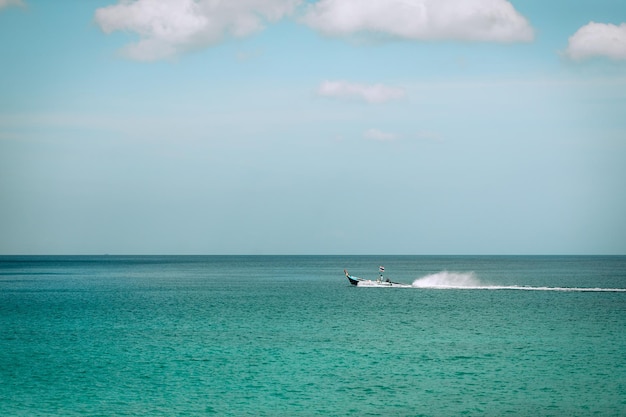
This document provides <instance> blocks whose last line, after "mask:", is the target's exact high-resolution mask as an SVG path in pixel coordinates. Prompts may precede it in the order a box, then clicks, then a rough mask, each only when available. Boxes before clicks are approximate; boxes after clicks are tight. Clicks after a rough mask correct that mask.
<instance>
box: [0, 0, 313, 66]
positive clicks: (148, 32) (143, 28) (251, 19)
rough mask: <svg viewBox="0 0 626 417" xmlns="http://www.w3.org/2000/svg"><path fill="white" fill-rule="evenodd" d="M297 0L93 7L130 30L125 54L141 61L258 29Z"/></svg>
mask: <svg viewBox="0 0 626 417" xmlns="http://www.w3.org/2000/svg"><path fill="white" fill-rule="evenodd" d="M0 1H2V0H0ZM300 1H301V0H237V1H215V0H136V1H134V2H130V1H126V0H120V2H119V3H118V4H116V5H112V6H107V7H103V8H100V9H97V10H96V14H95V20H96V23H97V24H98V25H99V26H100V28H101V29H102V30H103V31H104V32H105V33H112V32H115V31H128V32H134V33H136V34H138V35H139V37H140V39H139V41H138V42H137V43H134V44H131V45H128V46H127V47H126V48H125V49H124V51H123V52H124V54H125V55H126V56H127V57H129V58H131V59H135V60H139V61H155V60H160V59H168V58H173V57H176V56H177V55H179V54H181V53H183V52H187V51H189V50H193V49H197V48H202V47H206V46H209V45H212V44H215V43H217V42H219V41H220V40H222V39H223V38H224V37H227V36H232V37H245V36H248V35H251V34H253V33H256V32H259V31H260V30H262V29H263V28H264V24H265V23H266V22H276V21H278V20H280V19H282V18H283V17H285V16H287V15H289V14H291V13H292V12H293V11H294V9H295V8H296V6H297V5H298V4H299V3H300Z"/></svg>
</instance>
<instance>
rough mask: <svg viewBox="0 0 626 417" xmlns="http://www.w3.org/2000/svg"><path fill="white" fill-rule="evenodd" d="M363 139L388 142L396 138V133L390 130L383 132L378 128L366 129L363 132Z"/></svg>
mask: <svg viewBox="0 0 626 417" xmlns="http://www.w3.org/2000/svg"><path fill="white" fill-rule="evenodd" d="M363 137H364V138H365V139H371V140H377V141H381V142H388V141H392V140H396V139H398V135H396V134H395V133H390V132H383V131H382V130H378V129H368V130H366V131H365V132H364V133H363Z"/></svg>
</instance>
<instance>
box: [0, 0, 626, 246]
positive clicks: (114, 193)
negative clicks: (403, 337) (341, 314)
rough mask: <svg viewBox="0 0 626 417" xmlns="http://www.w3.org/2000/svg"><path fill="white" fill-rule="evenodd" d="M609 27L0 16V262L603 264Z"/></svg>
mask: <svg viewBox="0 0 626 417" xmlns="http://www.w3.org/2000/svg"><path fill="white" fill-rule="evenodd" d="M211 4H215V3H211ZM223 4H231V5H232V4H235V5H236V6H234V7H231V8H227V9H225V8H224V7H222V5H223ZM350 4H354V5H355V6H354V7H353V8H352V9H349V12H345V11H344V12H342V9H341V7H344V6H346V5H350ZM380 4H384V7H382V6H380ZM402 4H404V5H407V4H408V6H407V7H409V6H410V7H414V9H411V10H418V6H419V7H424V8H426V9H427V10H428V12H429V13H428V16H430V17H432V16H435V17H436V19H435V18H432V20H430V21H429V20H419V19H418V18H414V17H413V16H414V15H413V14H411V13H408V12H406V11H404V12H399V11H398V10H399V9H394V8H398V7H401V6H402ZM463 4H465V6H467V5H468V4H469V5H470V6H471V7H465V6H463ZM181 5H183V6H185V7H187V8H185V7H183V6H181ZM442 5H447V6H449V7H447V8H445V7H442ZM379 6H380V7H382V8H380V7H379ZM133 7H134V8H133ZM376 7H379V9H377V8H376ZM466 9H467V10H466ZM250 10H252V11H253V12H252V13H251V12H250ZM476 10H479V12H476ZM259 16H261V17H259ZM404 16H408V18H406V19H405V17H404ZM416 16H417V15H416ZM459 16H460V17H459ZM485 16H487V18H485ZM339 17H342V19H339ZM455 19H456V20H455ZM494 21H495V24H494V27H497V28H498V30H497V31H495V30H494V31H487V30H486V29H489V27H487V26H488V25H489V24H490V23H489V22H494ZM590 22H595V24H590ZM623 22H626V3H624V2H623V1H617V0H612V1H609V0H600V1H595V0H594V1H591V0H587V1H582V0H581V1H550V2H545V1H539V0H532V1H531V0H525V1H510V2H506V1H505V0H471V1H469V2H465V3H464V2H463V1H460V0H446V1H439V2H434V1H431V0H409V1H405V2H401V1H397V0H388V1H387V2H386V3H385V2H381V1H380V0H370V1H363V0H361V1H360V2H356V1H354V0H343V2H337V1H336V0H320V1H307V2H299V1H297V0H246V1H243V0H242V1H241V2H232V1H231V2H223V3H220V2H217V6H215V7H211V6H210V4H209V2H206V1H204V0H200V1H196V2H195V3H193V4H192V2H191V0H177V1H173V2H172V1H166V0H140V1H132V2H127V4H126V6H125V7H124V6H123V5H121V4H120V3H119V2H117V1H115V0H67V1H58V2H57V1H55V2H51V1H47V0H21V1H18V0H11V1H7V0H0V57H2V65H1V66H0V254H101V253H111V254H586V253H588V254H625V253H626V25H622V23H623ZM424 28H425V29H424ZM579 29H580V31H579ZM233 33H234V34H236V35H237V36H233V35H232V34H233ZM139 34H141V36H140V35H139ZM575 34H576V36H574V35H575ZM139 39H143V40H144V43H142V44H141V45H140V46H133V45H136V43H137V42H138V40H139Z"/></svg>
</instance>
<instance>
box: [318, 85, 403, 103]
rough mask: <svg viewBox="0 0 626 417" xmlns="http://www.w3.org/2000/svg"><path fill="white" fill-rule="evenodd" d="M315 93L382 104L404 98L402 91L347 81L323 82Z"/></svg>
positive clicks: (395, 88)
mask: <svg viewBox="0 0 626 417" xmlns="http://www.w3.org/2000/svg"><path fill="white" fill-rule="evenodd" d="M317 93H318V94H319V95H321V96H324V97H331V98H339V99H353V100H354V99H356V100H363V101H366V102H367V103H384V102H387V101H390V100H398V99H401V98H404V97H405V95H406V93H405V91H404V90H403V89H401V88H397V87H389V86H386V85H383V84H373V85H366V84H355V83H350V82H347V81H324V82H323V83H322V84H321V85H320V86H319V88H318V89H317Z"/></svg>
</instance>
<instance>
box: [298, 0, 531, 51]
mask: <svg viewBox="0 0 626 417" xmlns="http://www.w3.org/2000/svg"><path fill="white" fill-rule="evenodd" d="M302 21H303V22H304V23H305V24H307V25H308V26H310V27H311V28H313V29H316V30H318V31H320V32H321V33H323V34H325V35H329V36H349V35H353V34H363V33H374V34H378V35H386V36H391V37H397V38H402V39H417V40H431V39H447V40H462V41H488V42H519V41H531V40H532V39H533V37H534V35H533V29H532V27H531V26H530V24H529V23H528V21H527V20H526V18H524V16H522V15H521V14H520V13H518V12H517V11H516V10H515V8H514V7H513V6H512V5H511V4H510V3H509V2H508V1H506V0H368V1H362V0H320V1H318V2H316V3H313V4H311V5H310V6H309V8H308V10H307V13H306V15H305V16H304V18H303V20H302Z"/></svg>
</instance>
